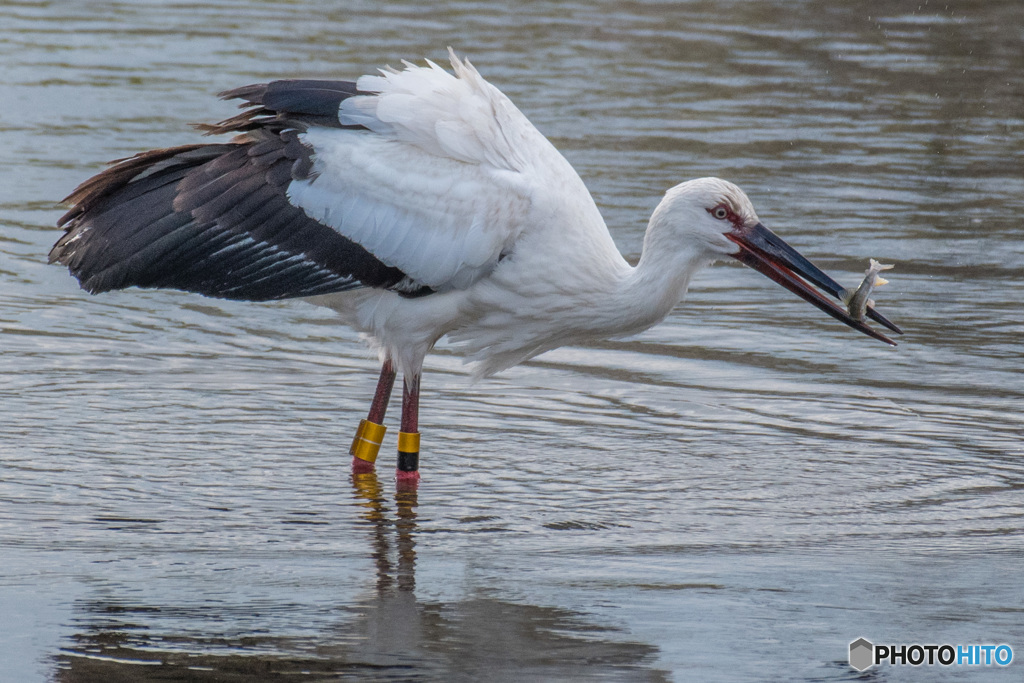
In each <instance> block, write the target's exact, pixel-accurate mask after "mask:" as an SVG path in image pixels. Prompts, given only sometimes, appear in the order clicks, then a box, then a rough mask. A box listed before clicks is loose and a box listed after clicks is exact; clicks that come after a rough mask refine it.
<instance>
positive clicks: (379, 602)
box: [52, 472, 669, 683]
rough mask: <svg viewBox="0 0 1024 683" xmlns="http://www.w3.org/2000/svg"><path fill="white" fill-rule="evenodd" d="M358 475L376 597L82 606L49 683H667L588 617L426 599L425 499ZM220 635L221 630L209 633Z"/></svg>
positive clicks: (319, 592) (321, 591)
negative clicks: (420, 560)
mask: <svg viewBox="0 0 1024 683" xmlns="http://www.w3.org/2000/svg"><path fill="white" fill-rule="evenodd" d="M351 476H352V479H351V483H352V494H351V495H352V499H351V500H352V501H353V502H354V503H355V505H356V506H358V511H356V512H355V514H354V515H353V517H355V519H353V518H351V517H350V518H349V521H350V523H351V522H354V525H353V526H354V528H352V529H350V530H349V531H352V532H356V533H358V532H360V531H363V532H368V533H367V534H366V535H367V539H368V541H369V559H370V560H371V562H372V564H373V566H374V569H375V572H376V577H375V578H376V581H375V586H374V588H373V589H372V590H371V591H369V592H370V595H366V594H365V593H364V594H363V595H362V597H360V596H359V594H358V593H359V591H358V586H351V584H348V590H347V592H345V591H343V592H342V594H339V592H338V589H339V586H338V585H332V586H318V585H317V584H316V583H315V582H310V581H307V582H305V583H303V584H302V585H301V587H300V590H299V594H306V593H308V592H310V591H312V592H314V593H315V596H314V597H313V599H312V600H311V601H308V602H304V603H302V604H297V603H296V602H295V601H294V599H295V594H293V593H290V592H288V591H284V592H282V593H280V594H277V593H274V592H273V591H274V589H273V588H270V587H269V586H268V588H267V590H268V591H271V593H269V594H268V596H267V597H266V598H265V599H263V600H259V601H257V603H258V604H257V603H253V601H252V599H249V600H247V599H244V598H240V597H239V599H237V600H235V601H234V602H232V601H230V600H225V599H223V596H221V598H220V599H216V600H209V599H200V600H199V601H198V602H192V603H190V604H184V605H183V604H170V605H164V606H154V605H151V604H137V603H132V602H128V600H129V598H127V597H126V598H124V601H122V600H119V599H118V598H111V597H109V596H103V597H96V598H93V599H87V600H80V601H78V602H76V603H75V605H74V607H73V609H74V612H75V616H74V618H73V619H72V620H71V624H72V627H73V631H72V632H70V633H68V634H66V635H65V637H64V641H65V643H66V644H67V645H66V646H65V647H64V648H62V649H61V651H60V652H59V653H58V654H56V655H55V657H54V660H55V671H54V673H53V676H52V680H53V681H55V683H109V682H110V681H132V682H133V683H157V682H158V681H159V682H160V683H175V682H181V683H185V682H186V681H187V682H188V683H214V682H216V681H227V680H231V681H236V682H237V683H257V682H259V683H263V682H265V681H269V680H284V679H287V680H292V678H295V677H302V678H303V680H353V681H374V682H377V681H409V680H444V681H450V680H461V681H476V680H488V681H522V680H545V681H546V680H570V679H571V680H579V679H582V678H587V679H595V678H604V679H606V680H616V681H650V682H652V683H664V682H665V681H667V680H669V676H668V674H667V672H665V671H663V670H660V669H658V668H656V667H654V666H653V664H654V662H655V661H656V659H657V657H658V648H657V647H655V646H653V645H650V644H648V643H643V642H637V641H635V640H630V639H629V637H628V636H626V635H625V634H624V633H622V632H620V631H619V630H618V629H617V628H616V627H614V626H610V625H608V624H605V623H601V622H600V620H597V621H595V619H594V617H593V616H591V615H586V614H581V613H578V612H574V611H571V610H567V609H563V608H559V607H546V606H542V605H531V604H524V603H521V602H511V601H508V600H503V599H500V598H496V597H493V596H490V595H488V590H487V588H486V587H480V588H470V589H469V592H468V594H467V595H465V596H464V597H462V598H461V599H457V600H454V601H448V602H437V601H422V600H418V599H417V597H416V593H415V589H416V573H415V570H416V560H417V557H416V533H417V521H416V517H417V515H416V505H417V493H416V491H415V490H398V491H397V492H396V493H395V494H394V497H393V498H391V497H390V496H389V495H388V494H387V493H385V487H384V486H382V485H381V482H380V481H379V480H378V478H377V475H376V474H375V473H374V472H367V473H362V474H353V475H351ZM387 488H390V487H387ZM350 512H352V510H351V508H350ZM295 562H296V563H297V565H298V564H302V562H303V558H301V557H299V558H296V559H295ZM224 588H225V590H229V591H230V590H233V589H234V588H235V584H234V583H233V582H229V583H228V584H225V586H224ZM126 593H130V591H126ZM192 597H193V598H194V597H195V596H194V595H192ZM307 597H308V595H307ZM331 600H334V601H336V604H335V605H334V606H333V607H332V606H331ZM321 608H324V609H321ZM325 612H326V616H327V620H326V622H325V623H324V624H322V625H321V626H319V627H317V626H315V625H313V624H311V621H310V618H311V617H313V616H315V615H317V614H320V615H324V613H325ZM254 617H256V619H257V621H259V624H256V625H254V623H253V618H254ZM260 617H263V618H265V619H270V621H262V620H261V619H260ZM275 620H276V621H277V622H278V623H277V625H276V626H271V624H273V623H274V621H275ZM281 620H284V622H282V621H281ZM282 623H283V625H282ZM211 627H213V628H215V629H216V632H208V630H209V629H210V628H211ZM311 627H312V628H311ZM311 630H313V631H314V632H313V634H312V635H310V631H311ZM298 633H302V634H303V635H296V634H298Z"/></svg>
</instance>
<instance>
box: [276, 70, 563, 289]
mask: <svg viewBox="0 0 1024 683" xmlns="http://www.w3.org/2000/svg"><path fill="white" fill-rule="evenodd" d="M452 66H453V67H454V69H455V73H456V75H455V76H453V75H452V74H450V73H448V72H446V71H445V70H444V69H442V68H440V67H439V66H437V65H436V64H434V63H433V62H428V66H426V67H418V66H414V65H411V64H408V63H406V64H405V67H406V68H405V70H403V71H394V70H391V71H383V72H382V75H380V76H363V77H362V78H360V79H359V80H358V81H357V84H358V90H359V91H360V92H361V93H366V94H360V95H356V96H353V97H350V98H347V99H345V100H343V101H342V102H341V106H340V108H339V116H338V118H339V121H340V122H341V124H342V125H343V126H351V128H327V127H311V128H309V129H308V130H307V131H306V132H304V133H301V134H300V139H301V140H302V142H303V143H304V144H305V145H306V146H307V147H309V148H311V149H312V150H313V166H312V172H311V174H310V175H309V177H308V178H301V179H296V180H293V181H292V182H291V184H290V186H289V188H288V196H289V200H290V201H291V202H292V203H293V204H294V205H296V206H298V207H300V208H301V209H302V210H303V211H304V212H305V213H306V214H307V215H308V216H310V217H311V218H313V219H314V220H317V221H319V222H321V223H323V224H325V225H328V226H330V227H331V228H333V229H334V230H336V231H337V232H338V233H340V234H342V235H343V236H345V237H346V238H348V239H351V240H353V241H355V242H357V243H359V244H360V245H362V246H363V247H364V248H366V249H367V250H368V251H369V252H370V253H372V254H373V255H374V256H375V257H376V258H378V259H380V260H381V261H382V262H383V263H385V264H387V265H388V266H393V267H396V268H399V269H400V270H401V271H403V272H404V273H406V274H407V275H408V277H409V278H410V279H411V280H413V281H414V282H415V283H417V284H419V285H425V286H428V287H430V288H432V289H435V290H437V291H444V290H446V289H457V288H465V287H468V286H469V285H471V284H472V283H473V282H475V281H476V280H478V279H479V278H481V277H483V276H484V275H486V274H487V273H489V272H490V271H491V270H492V269H493V268H494V266H495V265H496V264H497V262H498V260H499V259H500V258H501V257H502V256H503V254H505V253H507V252H508V251H509V250H510V249H511V248H512V245H513V244H514V242H515V241H516V239H517V237H518V236H519V235H520V234H521V232H522V231H523V229H524V228H525V227H528V226H527V224H526V221H529V220H530V210H531V207H532V205H533V203H534V200H535V198H536V197H535V195H536V193H538V192H543V187H542V186H540V183H541V182H542V180H543V176H544V174H543V173H539V174H538V173H537V172H535V171H536V168H535V166H536V164H535V161H536V160H538V159H539V160H544V159H547V158H549V154H550V153H551V152H553V153H554V154H555V155H558V153H557V151H555V150H554V148H553V147H552V146H551V145H550V143H549V142H548V141H547V139H546V138H544V137H543V136H542V135H541V134H540V133H539V132H538V131H537V130H536V129H535V128H534V127H533V125H532V124H531V123H530V122H529V121H528V120H527V119H526V117H525V116H523V115H522V114H521V113H520V112H519V110H518V109H516V107H515V106H514V105H513V104H512V103H511V102H510V101H509V100H508V98H506V97H505V96H504V95H503V94H502V93H501V92H500V91H498V90H497V89H496V88H494V87H493V86H492V85H490V84H489V83H487V82H486V81H485V80H484V79H483V78H481V77H480V75H479V74H478V73H477V72H476V70H475V69H474V68H473V67H472V66H471V65H470V64H469V63H468V62H463V61H460V60H459V59H458V58H457V57H455V55H454V54H452ZM357 127H361V128H357ZM366 129H369V132H368V131H367V130H366ZM558 157H559V158H560V155H558ZM566 165H567V164H566Z"/></svg>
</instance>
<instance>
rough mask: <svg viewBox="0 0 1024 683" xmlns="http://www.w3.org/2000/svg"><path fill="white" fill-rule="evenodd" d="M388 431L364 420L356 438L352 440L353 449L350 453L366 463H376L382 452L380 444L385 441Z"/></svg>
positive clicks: (381, 426) (360, 424)
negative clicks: (385, 434)
mask: <svg viewBox="0 0 1024 683" xmlns="http://www.w3.org/2000/svg"><path fill="white" fill-rule="evenodd" d="M387 430H388V428H387V427H385V426H384V425H379V424H377V423H376V422H370V421H369V420H362V421H361V422H360V423H359V429H357V430H356V436H355V438H354V439H352V448H351V449H350V450H349V453H350V454H351V455H353V456H354V457H356V458H359V459H360V460H365V461H366V462H376V461H377V453H379V452H380V444H381V442H382V441H383V440H384V432H386V431H387Z"/></svg>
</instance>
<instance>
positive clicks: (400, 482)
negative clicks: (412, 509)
mask: <svg viewBox="0 0 1024 683" xmlns="http://www.w3.org/2000/svg"><path fill="white" fill-rule="evenodd" d="M419 485H420V473H419V472H418V471H415V472H406V471H405V470H395V488H396V489H398V490H399V491H415V490H416V489H417V487H418V486H419Z"/></svg>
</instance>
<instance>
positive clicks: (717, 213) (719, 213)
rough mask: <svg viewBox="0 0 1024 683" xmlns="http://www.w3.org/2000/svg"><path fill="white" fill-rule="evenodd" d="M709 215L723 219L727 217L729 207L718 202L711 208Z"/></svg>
mask: <svg viewBox="0 0 1024 683" xmlns="http://www.w3.org/2000/svg"><path fill="white" fill-rule="evenodd" d="M711 215H712V216H713V217H715V218H717V219H718V220H722V221H724V220H725V219H726V218H728V217H729V209H728V208H726V207H725V205H724V204H719V205H718V206H716V207H715V208H713V209H711Z"/></svg>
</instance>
